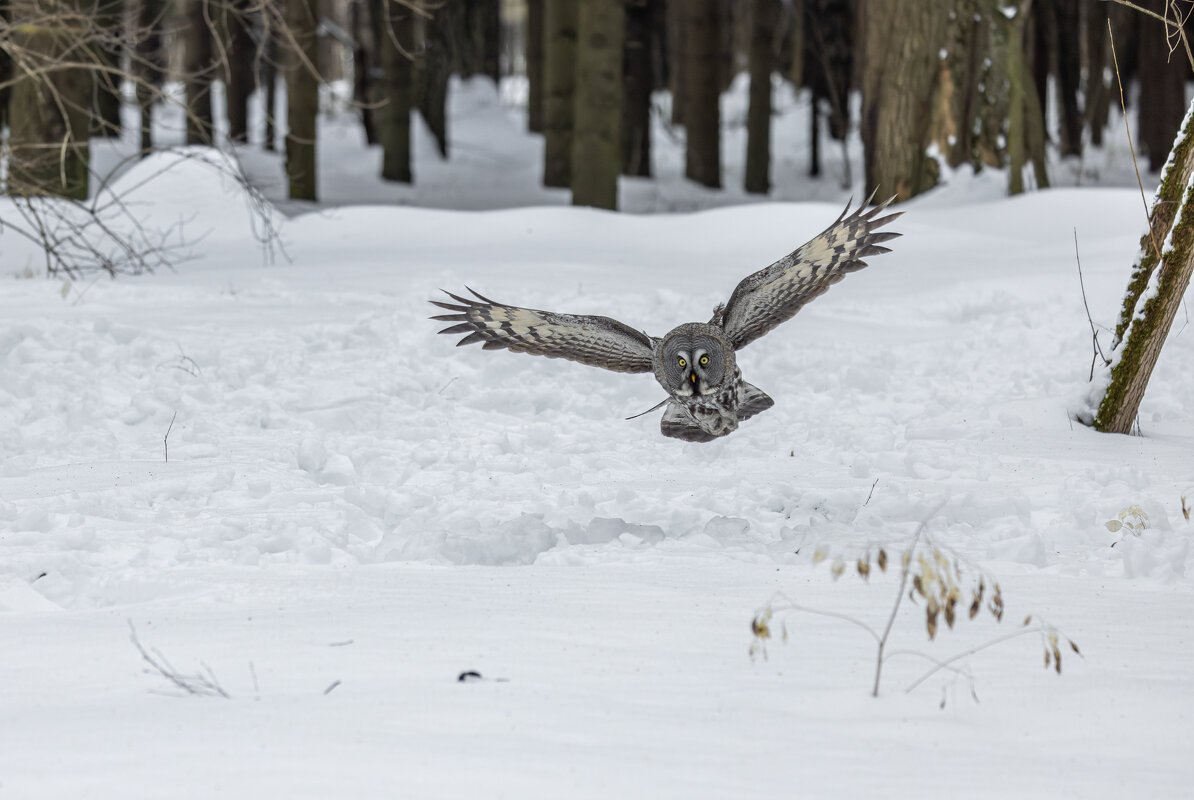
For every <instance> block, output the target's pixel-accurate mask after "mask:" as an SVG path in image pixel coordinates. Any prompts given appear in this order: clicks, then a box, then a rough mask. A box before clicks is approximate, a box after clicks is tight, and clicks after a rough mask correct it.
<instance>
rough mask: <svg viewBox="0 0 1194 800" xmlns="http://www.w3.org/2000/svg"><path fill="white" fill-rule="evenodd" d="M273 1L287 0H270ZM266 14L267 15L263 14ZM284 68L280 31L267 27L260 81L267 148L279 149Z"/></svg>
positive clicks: (262, 52)
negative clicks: (280, 81) (280, 74)
mask: <svg viewBox="0 0 1194 800" xmlns="http://www.w3.org/2000/svg"><path fill="white" fill-rule="evenodd" d="M269 2H271V3H280V2H285V0H269ZM263 16H266V15H263ZM282 68H283V65H282V64H281V54H280V53H279V51H278V33H277V32H276V31H274V30H272V29H271V28H269V27H267V28H266V29H265V30H264V31H263V32H262V41H261V60H260V62H259V69H260V78H259V82H260V83H261V85H262V86H263V87H264V88H265V141H264V143H263V146H264V147H265V149H266V150H269V151H271V152H272V151H274V150H277V149H278V71H279V70H280V69H282Z"/></svg>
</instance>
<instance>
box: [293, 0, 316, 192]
mask: <svg viewBox="0 0 1194 800" xmlns="http://www.w3.org/2000/svg"><path fill="white" fill-rule="evenodd" d="M285 3H286V24H287V27H288V28H289V31H290V33H289V36H288V38H291V37H293V42H292V43H291V46H290V47H288V48H287V52H286V100H287V103H286V106H287V108H286V177H287V178H288V179H289V182H290V197H291V199H294V200H315V199H316V196H317V192H316V188H317V184H316V172H315V124H316V120H317V118H318V116H319V76H318V74H317V73H316V69H317V67H316V60H317V59H318V57H319V56H318V47H317V46H316V44H317V40H316V35H315V32H316V29H317V28H318V26H319V9H318V0H285Z"/></svg>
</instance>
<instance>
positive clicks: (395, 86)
mask: <svg viewBox="0 0 1194 800" xmlns="http://www.w3.org/2000/svg"><path fill="white" fill-rule="evenodd" d="M377 1H378V2H379V3H380V9H379V11H380V19H381V26H382V28H381V34H380V35H379V36H378V47H379V50H380V53H379V56H380V59H381V72H382V78H381V80H380V81H379V82H378V84H377V100H378V110H377V128H378V131H377V132H378V136H379V138H380V139H381V147H382V164H381V177H382V178H383V179H385V180H387V181H398V182H400V183H410V182H411V171H410V110H411V105H412V103H411V100H412V98H411V52H412V50H413V48H412V44H411V43H412V41H413V39H414V37H413V36H412V32H411V28H412V27H413V25H414V20H413V19H412V14H411V11H410V9H408V8H406V7H405V6H401V5H399V4H398V3H394V2H391V0H377Z"/></svg>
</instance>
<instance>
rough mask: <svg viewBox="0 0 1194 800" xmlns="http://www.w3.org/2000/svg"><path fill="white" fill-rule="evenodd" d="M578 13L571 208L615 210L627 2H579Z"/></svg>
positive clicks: (619, 163) (620, 152) (620, 159)
mask: <svg viewBox="0 0 1194 800" xmlns="http://www.w3.org/2000/svg"><path fill="white" fill-rule="evenodd" d="M577 11H578V13H577V26H576V27H577V47H576V110H575V112H574V117H573V119H574V126H575V127H574V130H573V134H572V171H571V181H572V204H573V205H576V206H595V207H596V208H606V209H610V210H616V209H617V208H618V175H619V174H620V173H621V171H622V137H621V119H622V37H623V33H624V27H625V24H626V23H625V16H624V14H623V10H622V3H621V2H611V0H580V5H579V8H578V9H577Z"/></svg>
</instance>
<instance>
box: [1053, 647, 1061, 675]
mask: <svg viewBox="0 0 1194 800" xmlns="http://www.w3.org/2000/svg"><path fill="white" fill-rule="evenodd" d="M1053 668H1054V669H1055V670H1057V674H1058V675H1060V674H1061V651H1060V650H1058V649H1057V648H1056V647H1054V648H1053Z"/></svg>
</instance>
